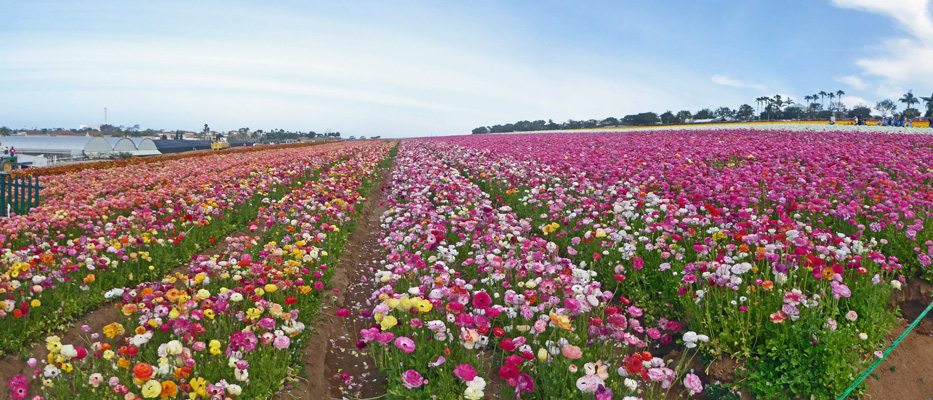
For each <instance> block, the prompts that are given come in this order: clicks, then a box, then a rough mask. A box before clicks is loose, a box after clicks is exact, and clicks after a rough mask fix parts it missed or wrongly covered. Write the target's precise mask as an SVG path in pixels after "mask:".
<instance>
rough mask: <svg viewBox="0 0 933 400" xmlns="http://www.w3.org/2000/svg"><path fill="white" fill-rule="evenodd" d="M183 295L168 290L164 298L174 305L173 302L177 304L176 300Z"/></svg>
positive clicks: (178, 291)
mask: <svg viewBox="0 0 933 400" xmlns="http://www.w3.org/2000/svg"><path fill="white" fill-rule="evenodd" d="M184 294H185V292H182V291H181V290H178V289H175V288H172V289H170V290H169V291H168V292H166V293H165V298H166V299H168V301H170V302H172V303H174V302H177V301H178V298H179V297H181V296H182V295H184Z"/></svg>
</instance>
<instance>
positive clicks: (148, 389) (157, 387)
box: [143, 379, 162, 399]
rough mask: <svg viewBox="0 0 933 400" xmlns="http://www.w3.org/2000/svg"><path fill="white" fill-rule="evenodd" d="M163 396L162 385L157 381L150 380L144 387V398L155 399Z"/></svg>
mask: <svg viewBox="0 0 933 400" xmlns="http://www.w3.org/2000/svg"><path fill="white" fill-rule="evenodd" d="M160 394H162V384H161V383H159V382H158V381H156V380H155V379H150V380H149V381H148V382H146V384H145V385H143V396H144V397H145V398H147V399H154V398H156V397H159V395H160Z"/></svg>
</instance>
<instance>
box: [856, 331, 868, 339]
mask: <svg viewBox="0 0 933 400" xmlns="http://www.w3.org/2000/svg"><path fill="white" fill-rule="evenodd" d="M858 338H859V339H862V340H868V334H867V333H865V332H862V333H859V334H858Z"/></svg>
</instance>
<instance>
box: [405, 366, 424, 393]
mask: <svg viewBox="0 0 933 400" xmlns="http://www.w3.org/2000/svg"><path fill="white" fill-rule="evenodd" d="M402 384H403V385H405V387H406V388H409V389H414V388H416V387H420V386H421V385H423V384H424V377H422V376H421V374H419V373H418V371H415V370H413V369H410V370H408V371H405V372H403V373H402Z"/></svg>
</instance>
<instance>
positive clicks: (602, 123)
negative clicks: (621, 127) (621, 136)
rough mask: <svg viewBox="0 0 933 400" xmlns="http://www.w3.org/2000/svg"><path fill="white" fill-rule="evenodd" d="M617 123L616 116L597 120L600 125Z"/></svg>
mask: <svg viewBox="0 0 933 400" xmlns="http://www.w3.org/2000/svg"><path fill="white" fill-rule="evenodd" d="M618 124H619V119H618V118H616V117H609V118H606V119H604V120H602V121H599V125H601V126H614V125H618Z"/></svg>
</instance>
